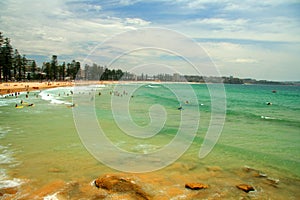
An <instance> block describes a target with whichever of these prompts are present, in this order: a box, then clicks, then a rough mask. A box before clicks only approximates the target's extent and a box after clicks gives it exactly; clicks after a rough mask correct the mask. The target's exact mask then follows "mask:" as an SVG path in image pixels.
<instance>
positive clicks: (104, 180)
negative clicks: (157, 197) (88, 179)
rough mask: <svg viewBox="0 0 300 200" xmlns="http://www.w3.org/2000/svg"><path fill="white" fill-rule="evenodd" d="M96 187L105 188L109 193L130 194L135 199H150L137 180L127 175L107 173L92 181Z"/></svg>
mask: <svg viewBox="0 0 300 200" xmlns="http://www.w3.org/2000/svg"><path fill="white" fill-rule="evenodd" d="M94 184H95V186H96V187H97V188H101V189H104V190H107V191H108V192H109V193H119V195H126V196H130V197H131V198H135V199H145V200H148V199H151V195H149V194H147V193H146V192H145V191H144V189H143V188H142V186H141V185H139V184H138V180H136V179H135V178H134V177H129V176H128V175H127V176H125V175H118V174H107V175H104V176H102V177H99V178H98V179H96V180H95V181H94Z"/></svg>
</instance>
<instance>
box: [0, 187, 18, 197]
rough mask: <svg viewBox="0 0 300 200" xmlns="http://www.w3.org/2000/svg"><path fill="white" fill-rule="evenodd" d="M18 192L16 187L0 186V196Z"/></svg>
mask: <svg viewBox="0 0 300 200" xmlns="http://www.w3.org/2000/svg"><path fill="white" fill-rule="evenodd" d="M17 192H18V188H17V187H8V188H1V189H0V197H1V196H3V195H4V194H16V193H17Z"/></svg>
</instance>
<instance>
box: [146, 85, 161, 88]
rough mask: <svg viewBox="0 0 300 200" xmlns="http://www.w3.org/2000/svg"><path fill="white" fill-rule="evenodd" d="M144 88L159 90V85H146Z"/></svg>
mask: <svg viewBox="0 0 300 200" xmlns="http://www.w3.org/2000/svg"><path fill="white" fill-rule="evenodd" d="M146 87H149V88H160V87H161V86H160V85H147V86H146Z"/></svg>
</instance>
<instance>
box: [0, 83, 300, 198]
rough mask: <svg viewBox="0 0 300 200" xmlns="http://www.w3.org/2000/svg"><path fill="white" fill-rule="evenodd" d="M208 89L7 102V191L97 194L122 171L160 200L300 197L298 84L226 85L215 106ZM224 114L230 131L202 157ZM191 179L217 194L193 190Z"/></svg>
mask: <svg viewBox="0 0 300 200" xmlns="http://www.w3.org/2000/svg"><path fill="white" fill-rule="evenodd" d="M210 88H214V84H211V85H206V84H191V85H188V84H180V83H178V84H175V83H139V84H137V83H126V84H125V83H124V84H121V85H116V84H115V85H113V84H111V85H91V86H78V87H75V88H74V87H63V88H52V89H48V90H43V91H32V92H30V93H29V94H28V98H26V93H21V94H20V95H19V96H18V97H17V98H16V97H15V96H2V97H0V195H2V197H3V198H4V199H30V198H33V196H32V195H35V196H34V198H36V199H80V198H81V199H83V198H89V197H88V195H89V194H87V193H88V192H86V193H85V192H84V191H90V189H88V188H89V187H93V186H92V185H91V182H92V181H93V180H94V179H96V178H97V177H99V176H102V175H104V174H108V173H120V172H122V171H124V172H122V173H125V174H126V173H127V172H130V174H136V176H137V177H139V178H140V179H141V180H142V182H143V180H145V182H144V183H142V184H145V185H147V184H148V185H149V187H152V189H151V193H152V196H153V198H154V199H160V198H159V197H162V196H164V197H166V199H241V198H244V199H299V198H300V191H299V188H300V145H299V144H300V87H299V86H283V85H224V89H225V90H224V91H225V93H224V94H225V96H222V95H223V93H221V94H222V95H221V96H220V95H219V96H218V94H220V93H217V95H215V96H216V97H215V98H216V99H215V100H213V99H212V96H213V95H214V94H212V91H210ZM213 92H215V93H216V92H218V91H217V90H216V91H213ZM21 100H23V102H24V104H23V107H22V108H15V105H16V104H18V105H20V102H21ZM219 100H221V101H220V102H221V103H220V104H217V105H216V104H213V101H216V102H219ZM222 103H224V104H222ZM29 104H34V106H28V105H29ZM213 105H214V106H215V108H213ZM218 105H219V107H218ZM218 109H224V111H226V113H225V112H223V111H222V112H220V113H221V115H222V114H224V117H225V118H224V123H222V124H221V125H222V132H221V134H220V136H219V137H217V138H214V137H211V138H210V139H213V140H214V141H206V142H207V144H213V143H214V142H215V143H216V144H215V146H213V145H211V147H212V146H213V148H212V149H211V151H209V153H208V155H207V156H204V157H203V158H202V157H199V151H200V149H201V147H203V145H204V143H205V140H206V139H205V136H206V134H207V132H208V131H209V130H210V127H211V126H214V125H215V124H216V123H221V122H223V121H222V117H221V120H220V121H218V122H216V121H214V119H213V118H212V113H217V114H220V113H218ZM94 122H95V123H94ZM96 125H97V126H96ZM214 131H215V130H214V129H212V131H211V132H210V133H209V134H210V135H215V136H216V135H218V134H217V133H216V132H217V131H216V132H214ZM95 134H100V135H101V134H103V135H104V137H99V138H102V139H101V141H98V140H96V139H97V138H98V137H97V136H96V135H95ZM94 136H95V137H94ZM139 172H143V173H141V174H140V173H139ZM58 181H60V182H62V184H56V183H57V182H58ZM74 182H76V184H77V186H76V187H75V186H74V185H72V184H71V183H74ZM187 182H201V183H205V184H208V185H209V188H208V189H205V190H203V191H202V190H199V191H191V190H188V189H186V188H184V184H185V183H187ZM70 184H71V185H72V187H71V186H70ZM237 184H248V185H251V186H253V187H254V188H255V191H252V192H249V193H245V192H243V191H241V190H239V189H237V188H236V185H237ZM7 188H13V189H12V190H7ZM64 188H68V192H66V190H65V189H64ZM83 188H84V189H83ZM174 188H176V191H175V192H174ZM91 190H92V189H91ZM42 191H43V192H42ZM62 191H64V193H63V192H62ZM59 192H61V194H60V193H59ZM93 192H96V191H93ZM66 194H67V195H66ZM90 194H91V193H90ZM30 195H31V196H30ZM64 195H65V196H64ZM105 195H106V196H105ZM105 195H104V196H103V199H105V198H107V199H114V198H113V194H110V193H107V194H105ZM60 197H61V198H60ZM100 199H101V198H100Z"/></svg>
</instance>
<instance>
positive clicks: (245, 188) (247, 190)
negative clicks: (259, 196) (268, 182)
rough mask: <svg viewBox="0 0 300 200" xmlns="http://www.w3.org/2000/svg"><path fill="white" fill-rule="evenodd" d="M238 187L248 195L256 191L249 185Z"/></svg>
mask: <svg viewBox="0 0 300 200" xmlns="http://www.w3.org/2000/svg"><path fill="white" fill-rule="evenodd" d="M236 187H237V188H238V189H240V190H243V191H244V192H247V193H248V192H250V191H255V189H254V187H252V186H251V185H247V184H239V185H236Z"/></svg>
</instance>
